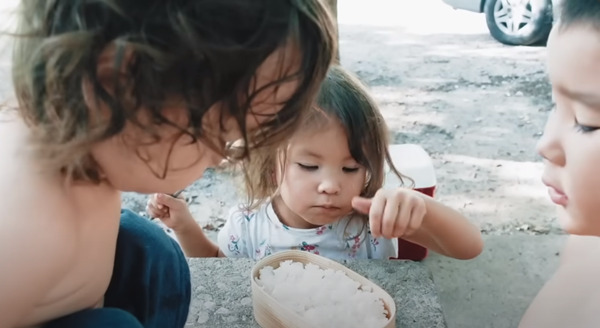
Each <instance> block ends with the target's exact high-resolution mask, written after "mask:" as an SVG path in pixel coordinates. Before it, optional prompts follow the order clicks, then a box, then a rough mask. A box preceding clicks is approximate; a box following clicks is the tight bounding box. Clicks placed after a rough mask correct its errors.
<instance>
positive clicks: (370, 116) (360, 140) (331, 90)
mask: <svg viewBox="0 0 600 328" xmlns="http://www.w3.org/2000/svg"><path fill="white" fill-rule="evenodd" d="M331 120H334V121H335V122H337V123H339V124H340V126H342V128H343V129H344V131H345V132H346V136H347V138H348V149H349V150H350V155H351V156H352V157H353V158H354V160H356V161H357V162H358V163H359V164H360V165H362V166H364V167H365V169H366V171H367V183H366V185H365V188H364V189H363V191H362V193H361V196H363V197H373V196H374V195H375V193H376V192H377V190H379V189H380V188H381V187H382V186H383V183H384V179H385V165H386V164H387V166H388V168H389V170H390V171H391V172H392V173H393V174H395V175H397V176H398V178H399V179H400V181H401V183H402V184H405V183H406V182H405V181H409V183H408V185H409V186H410V185H412V183H413V182H412V180H411V179H410V178H408V177H406V176H404V175H402V174H401V173H400V172H399V171H398V170H397V169H396V167H395V166H394V163H393V162H392V159H391V156H390V153H389V149H388V148H389V131H388V128H387V125H386V123H385V120H384V118H383V116H382V114H381V112H380V111H379V107H378V106H377V104H376V103H375V101H374V100H373V98H372V97H371V96H370V95H369V92H368V90H367V88H366V86H365V85H364V84H363V83H361V82H360V80H359V79H358V78H357V77H355V76H354V75H353V74H351V73H350V72H348V71H347V70H345V69H344V68H342V67H341V66H337V65H334V66H332V67H330V69H329V71H328V73H327V76H326V77H325V80H324V81H323V83H322V84H321V89H320V91H319V94H318V96H317V99H316V101H315V104H314V105H313V107H312V110H311V111H310V114H309V115H307V116H306V117H305V119H304V120H303V122H302V125H301V127H300V129H304V130H306V129H320V128H324V127H327V126H328V124H330V122H331ZM286 148H287V145H286V144H284V145H282V146H281V147H280V148H279V149H278V150H277V151H269V150H265V151H261V152H259V153H257V154H256V156H253V157H252V158H251V161H248V162H247V163H246V164H247V166H248V167H247V172H248V178H249V179H250V181H249V183H247V186H246V188H247V194H248V197H249V199H248V204H249V207H250V209H254V208H256V207H258V206H260V205H261V204H262V203H263V202H264V201H265V200H266V199H268V198H270V197H273V196H275V195H276V194H277V191H278V185H279V184H278V181H277V180H276V179H275V171H276V169H277V165H282V163H281V160H280V159H281V158H282V157H281V156H280V155H281V154H282V153H283V154H284V155H285V153H284V151H285V149H286ZM252 188H253V189H252Z"/></svg>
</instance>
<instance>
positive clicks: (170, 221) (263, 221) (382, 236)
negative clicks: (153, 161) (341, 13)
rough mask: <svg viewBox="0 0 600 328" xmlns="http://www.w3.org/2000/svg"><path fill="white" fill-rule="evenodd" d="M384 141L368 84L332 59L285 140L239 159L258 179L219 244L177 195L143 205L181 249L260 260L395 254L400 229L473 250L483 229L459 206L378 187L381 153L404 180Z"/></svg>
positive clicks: (441, 247) (417, 238)
mask: <svg viewBox="0 0 600 328" xmlns="http://www.w3.org/2000/svg"><path fill="white" fill-rule="evenodd" d="M388 146H389V144H388V130H387V127H386V125H385V122H384V119H383V117H382V115H381V113H380V112H379V110H378V108H377V106H376V104H375V102H374V101H373V99H372V98H371V97H370V96H369V94H368V92H367V91H366V89H365V87H364V86H363V85H362V84H361V83H360V82H359V81H358V79H356V78H355V77H354V76H353V75H351V74H350V73H348V72H347V71H345V70H344V69H343V68H341V67H332V68H330V70H329V72H328V75H327V78H326V79H325V81H324V83H323V84H322V86H321V90H320V94H319V96H318V97H317V101H316V104H315V106H314V109H313V110H312V112H311V113H310V115H309V116H308V117H306V118H305V120H304V122H303V124H302V125H301V126H300V128H299V130H297V131H296V133H294V134H293V135H292V137H291V138H290V139H289V141H288V142H287V144H285V145H284V146H282V147H281V148H280V149H279V150H278V151H276V152H273V151H270V152H267V151H265V152H263V153H260V152H256V153H253V156H252V157H251V159H250V161H247V162H245V163H244V165H246V170H247V172H248V176H247V179H248V181H247V185H248V186H258V188H256V187H255V188H252V189H249V190H248V192H249V193H248V195H250V199H251V202H250V206H240V207H238V208H235V209H234V210H232V211H231V213H230V215H229V218H228V220H227V222H226V224H225V226H224V227H223V228H222V229H221V231H220V232H219V237H218V246H217V245H214V244H213V243H212V242H211V241H209V240H208V238H206V236H204V234H203V232H202V229H201V228H200V227H199V226H198V225H197V224H196V223H195V221H194V220H193V218H192V217H191V214H190V213H189V210H188V209H187V207H186V205H185V202H183V201H182V200H180V199H176V198H172V197H170V196H167V195H162V194H161V195H156V196H154V197H152V198H151V200H150V202H149V204H148V211H149V212H150V214H151V215H153V216H155V217H158V218H161V219H163V221H164V222H165V224H167V225H168V226H169V227H170V228H172V229H173V230H174V231H175V234H176V235H177V238H178V240H180V242H181V243H182V246H183V248H184V251H185V252H186V254H188V256H227V257H249V258H253V259H261V258H263V257H265V256H268V255H269V254H272V253H275V252H278V251H283V250H289V249H298V250H303V251H306V252H310V253H314V254H319V255H322V256H325V257H328V258H332V259H336V260H344V259H353V258H371V259H388V258H391V257H395V256H396V254H397V244H396V240H397V238H404V239H406V240H408V241H411V242H414V243H417V244H419V245H422V246H423V247H426V248H428V249H431V250H433V251H436V252H438V253H440V254H443V255H446V256H450V257H454V258H459V259H469V258H473V257H475V256H477V255H478V254H479V253H480V252H481V250H482V246H483V243H482V239H481V234H480V232H479V230H478V229H477V228H476V227H475V226H474V225H472V224H471V223H470V222H469V221H468V220H467V219H466V218H465V217H464V216H462V215H461V214H460V213H458V212H457V211H455V210H453V209H451V208H449V207H447V206H445V205H443V204H441V203H439V202H437V201H436V200H434V199H432V198H431V197H428V196H426V195H424V194H421V193H419V192H417V191H414V190H412V189H411V188H405V187H400V188H396V189H390V190H385V189H382V186H383V182H384V175H385V172H384V164H385V163H386V162H387V165H388V167H390V169H391V170H392V171H393V172H394V173H395V174H397V175H398V176H399V177H400V178H401V181H402V175H401V174H400V173H399V172H398V171H397V170H396V169H395V167H394V165H393V163H392V161H391V160H390V155H389V152H388ZM407 160H410V158H408V159H407ZM407 180H409V179H406V177H404V180H403V181H407ZM159 207H161V208H160V209H159Z"/></svg>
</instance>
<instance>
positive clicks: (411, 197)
mask: <svg viewBox="0 0 600 328" xmlns="http://www.w3.org/2000/svg"><path fill="white" fill-rule="evenodd" d="M423 197H424V196H423V195H422V194H420V193H419V192H417V191H414V190H412V189H406V188H399V189H395V190H384V189H380V190H379V191H377V193H376V194H375V196H374V197H373V198H371V199H369V198H364V197H354V198H353V199H352V207H354V209H355V210H357V211H358V212H360V213H363V214H368V215H369V225H370V227H371V234H373V236H375V237H380V236H383V237H385V238H388V239H391V238H399V237H403V236H410V235H411V234H413V233H414V232H415V231H417V230H418V229H419V228H420V227H421V224H422V223H423V218H424V217H425V214H426V213H427V208H426V205H425V200H424V199H423Z"/></svg>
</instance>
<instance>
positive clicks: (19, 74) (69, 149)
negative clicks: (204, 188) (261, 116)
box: [13, 0, 336, 182]
mask: <svg viewBox="0 0 600 328" xmlns="http://www.w3.org/2000/svg"><path fill="white" fill-rule="evenodd" d="M15 35H16V39H15V52H14V55H13V81H14V86H15V91H16V96H17V99H18V105H19V109H18V110H19V112H20V114H21V115H22V117H23V118H24V119H25V121H26V122H27V123H28V125H29V126H30V128H31V131H32V134H33V142H32V143H33V145H34V147H35V148H36V151H37V152H38V154H39V155H40V156H39V157H40V160H42V161H45V162H46V163H45V165H44V166H45V167H48V168H51V169H58V170H61V171H62V172H64V173H65V174H66V176H68V177H72V178H74V179H80V180H89V181H94V182H98V181H100V180H101V172H99V171H100V170H99V168H98V167H97V165H96V164H95V162H94V160H93V158H92V157H91V155H90V148H91V146H93V145H95V144H97V143H98V142H100V141H103V140H107V139H109V138H111V137H113V136H119V135H120V134H121V132H122V131H123V129H124V128H125V126H126V125H128V124H132V125H133V126H136V127H138V128H139V129H140V130H141V131H143V132H144V133H145V134H147V136H146V137H145V138H144V140H154V141H153V142H157V141H159V140H160V134H159V133H158V131H159V130H160V129H161V127H165V126H174V127H176V128H177V129H179V130H180V132H181V136H182V137H183V136H186V138H187V139H188V140H190V141H189V142H190V143H195V142H198V141H203V142H204V143H207V145H208V146H209V147H211V148H213V149H214V150H216V151H218V152H219V153H220V154H223V155H227V154H226V150H225V149H224V148H225V147H224V144H225V141H224V140H223V139H222V137H221V136H220V135H219V136H217V137H218V138H219V141H218V142H212V143H210V142H208V141H207V140H208V139H209V138H208V137H207V136H206V135H205V134H206V131H204V130H203V127H202V124H201V122H202V118H203V117H204V115H205V113H206V112H207V110H208V109H209V108H211V106H213V105H214V104H216V103H220V104H223V107H222V110H221V112H220V119H221V130H222V129H223V122H224V120H225V119H227V118H230V117H233V118H234V119H235V120H236V122H237V125H238V126H239V128H240V130H241V132H242V135H243V140H244V141H245V142H243V145H244V147H243V151H241V152H237V153H236V156H233V157H231V156H230V159H232V160H239V159H243V158H246V157H247V156H248V154H249V148H251V147H256V148H259V147H262V146H276V145H277V144H278V143H279V142H280V141H281V140H285V139H286V138H287V137H288V135H289V134H291V133H293V131H294V129H295V126H296V125H297V124H298V122H299V121H300V119H301V117H302V116H303V115H304V113H305V112H306V111H307V110H308V108H309V107H310V104H311V103H312V101H313V99H314V96H315V94H316V92H317V91H318V87H319V84H320V82H321V80H322V79H323V77H324V76H325V73H326V71H327V68H328V67H329V64H330V62H331V60H332V57H333V54H334V53H335V50H336V49H335V47H336V37H335V35H336V34H335V27H334V25H333V23H332V19H331V17H330V14H329V12H328V10H326V9H325V8H324V6H323V5H322V3H321V1H319V0H285V1H282V0H251V1H248V0H168V1H167V0H45V1H39V0H22V1H21V7H20V9H19V18H18V28H17V31H16V33H15ZM286 46H292V48H293V49H296V50H297V53H295V54H293V55H294V56H297V59H298V61H299V63H300V65H299V68H298V70H297V71H289V67H283V66H282V65H281V66H282V67H279V69H278V72H279V77H278V79H277V80H276V81H273V82H272V83H271V84H270V85H268V86H266V87H265V88H267V87H272V86H278V85H280V84H281V83H283V82H285V81H290V80H296V81H298V84H299V87H298V89H297V90H296V91H295V92H294V94H293V95H292V96H291V98H290V99H289V100H287V101H286V103H285V104H282V105H283V109H282V110H281V111H280V112H279V113H277V114H276V115H273V117H271V118H269V119H267V120H266V121H265V122H264V123H262V124H261V127H260V128H259V129H257V130H256V131H246V118H247V116H248V115H249V114H252V112H251V110H250V106H249V104H250V103H251V102H252V100H253V99H254V97H255V96H256V94H257V93H258V92H260V90H257V89H256V88H255V87H254V81H255V78H256V77H255V72H256V69H257V67H259V66H260V64H261V63H262V62H263V61H264V60H265V59H266V58H267V57H268V56H269V55H270V54H272V53H273V52H274V51H275V50H277V49H280V48H282V47H286ZM109 47H114V51H115V55H114V63H113V68H114V69H113V72H114V74H113V75H114V76H113V77H112V78H110V77H109V79H108V80H109V81H110V82H111V83H112V84H111V85H112V86H114V87H111V90H107V89H106V88H105V87H104V86H103V82H106V81H101V80H100V79H99V76H98V73H97V65H98V58H99V55H100V54H101V53H102V52H103V51H104V50H105V49H107V48H109ZM283 62H285V61H284V60H283V58H280V60H279V63H283ZM287 62H289V60H288V61H287ZM84 81H86V83H87V82H89V85H90V86H91V89H92V92H93V94H94V97H95V98H96V100H97V101H99V102H102V103H104V104H106V105H107V107H108V110H109V113H108V114H107V115H100V114H99V113H94V112H92V111H91V110H90V109H89V108H88V107H87V106H86V102H85V101H84V96H83V93H82V83H83V82H84ZM104 84H105V83H104ZM275 89H276V88H275ZM173 99H177V100H179V99H181V100H183V103H184V105H185V107H186V113H185V114H186V118H187V119H188V121H189V123H188V124H187V126H177V125H176V124H175V123H174V122H172V121H170V120H169V119H168V118H167V117H165V115H163V113H162V111H163V109H164V108H165V104H167V103H168V102H169V101H173ZM142 117H143V118H144V119H141V118H142ZM211 128H212V129H214V128H216V127H211ZM211 140H212V139H211ZM229 155H230V154H229ZM167 160H168V159H167ZM165 167H166V166H165ZM165 170H166V169H165ZM167 173H168V172H161V173H159V174H158V175H160V178H164V176H166V175H167Z"/></svg>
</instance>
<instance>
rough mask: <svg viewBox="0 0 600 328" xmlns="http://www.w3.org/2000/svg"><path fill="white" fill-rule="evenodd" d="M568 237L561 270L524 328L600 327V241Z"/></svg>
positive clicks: (539, 297)
mask: <svg viewBox="0 0 600 328" xmlns="http://www.w3.org/2000/svg"><path fill="white" fill-rule="evenodd" d="M569 238H570V239H569V241H568V242H567V246H566V247H565V250H564V252H563V255H562V258H561V264H560V266H559V268H558V270H557V271H556V273H555V274H554V276H552V278H551V279H550V280H548V282H547V283H546V284H545V285H544V287H543V288H542V289H541V290H540V292H539V294H538V295H537V296H536V298H535V299H534V301H533V302H532V303H531V305H530V306H529V309H527V312H526V313H525V316H524V317H523V320H522V321H521V325H520V327H521V328H526V327H527V328H528V327H550V328H552V327H574V328H578V327H597V326H600V313H599V312H598V311H597V309H598V308H600V290H599V289H598V288H596V286H597V285H598V279H599V277H600V261H599V259H600V238H598V237H578V236H571V237H569Z"/></svg>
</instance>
